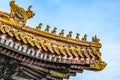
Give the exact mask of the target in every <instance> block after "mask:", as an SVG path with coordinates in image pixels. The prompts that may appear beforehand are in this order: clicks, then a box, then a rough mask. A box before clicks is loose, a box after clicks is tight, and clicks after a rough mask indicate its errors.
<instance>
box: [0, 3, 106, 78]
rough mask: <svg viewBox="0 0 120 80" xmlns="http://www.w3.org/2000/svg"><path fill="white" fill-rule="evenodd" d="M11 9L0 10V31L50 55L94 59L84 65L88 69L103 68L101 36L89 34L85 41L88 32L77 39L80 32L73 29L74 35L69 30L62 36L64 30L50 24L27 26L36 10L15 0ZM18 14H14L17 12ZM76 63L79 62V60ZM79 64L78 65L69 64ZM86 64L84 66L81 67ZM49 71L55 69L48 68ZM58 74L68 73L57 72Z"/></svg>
mask: <svg viewBox="0 0 120 80" xmlns="http://www.w3.org/2000/svg"><path fill="white" fill-rule="evenodd" d="M10 7H11V13H6V12H3V11H0V32H1V33H2V34H8V35H9V36H10V37H12V38H15V39H17V40H18V41H19V42H23V43H24V44H29V45H30V46H32V47H36V48H37V49H42V50H44V51H45V52H49V54H51V55H57V56H62V57H67V58H68V59H69V58H72V59H76V60H77V59H86V61H87V60H95V63H94V64H92V63H91V65H90V67H89V68H88V67H86V69H90V70H96V71H98V70H102V69H103V68H104V67H105V66H106V63H104V62H102V59H101V52H100V48H101V47H102V45H101V43H100V42H99V41H100V39H98V38H97V36H96V35H95V36H94V37H92V41H87V34H85V35H84V36H83V37H82V39H80V34H79V33H76V37H75V39H73V38H72V33H73V32H72V31H69V33H68V35H66V36H65V34H64V30H61V32H60V33H59V34H56V33H57V28H56V27H55V28H54V29H53V30H52V31H50V26H49V25H46V28H45V30H41V29H42V25H43V24H42V23H40V24H39V25H38V26H37V27H36V28H32V27H30V26H26V21H27V20H28V19H29V18H31V17H33V16H34V15H35V14H34V13H33V11H31V10H30V8H31V6H29V7H28V10H27V11H26V10H24V9H23V8H21V7H19V6H18V5H16V4H15V2H14V1H11V2H10ZM16 15H17V16H16ZM78 63H79V62H78ZM72 67H77V68H78V67H79V66H72ZM84 68H85V67H84ZM50 73H51V74H55V73H57V72H54V71H50ZM57 74H58V76H67V75H61V74H60V73H57Z"/></svg>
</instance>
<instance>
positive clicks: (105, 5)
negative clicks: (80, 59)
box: [0, 0, 120, 80]
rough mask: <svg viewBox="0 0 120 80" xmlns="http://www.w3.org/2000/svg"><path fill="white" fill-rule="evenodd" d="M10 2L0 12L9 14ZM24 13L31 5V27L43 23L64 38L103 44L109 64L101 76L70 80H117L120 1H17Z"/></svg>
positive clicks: (87, 73) (0, 2)
mask: <svg viewBox="0 0 120 80" xmlns="http://www.w3.org/2000/svg"><path fill="white" fill-rule="evenodd" d="M9 2H10V0H0V9H1V10H4V11H7V12H9V11H10V10H9V9H10V8H9ZM16 3H17V4H19V5H20V6H23V7H24V8H25V9H27V7H28V6H29V5H33V7H32V10H33V11H34V12H35V13H36V15H35V16H34V18H32V19H30V20H29V21H28V22H27V25H30V26H32V27H35V26H37V25H38V24H39V23H40V22H41V23H43V28H42V29H43V30H44V29H45V26H46V25H47V24H49V25H50V26H51V30H52V29H53V28H54V27H57V28H58V33H59V32H60V30H61V29H65V34H67V33H68V32H69V31H73V37H75V34H76V32H79V33H80V35H81V37H82V36H83V35H84V34H88V40H89V41H91V37H92V36H94V35H97V36H98V37H99V38H100V40H101V43H102V49H101V52H102V59H103V60H104V61H105V62H107V63H108V65H107V67H106V68H105V69H104V70H102V71H100V72H92V71H84V72H83V73H82V74H80V73H78V74H77V75H76V77H70V79H69V80H120V76H119V75H120V51H119V50H120V0H16Z"/></svg>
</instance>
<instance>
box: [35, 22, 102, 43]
mask: <svg viewBox="0 0 120 80" xmlns="http://www.w3.org/2000/svg"><path fill="white" fill-rule="evenodd" d="M41 28H42V23H40V24H39V25H38V26H37V27H36V29H38V30H41ZM49 29H50V26H49V25H46V28H45V30H44V31H46V32H49ZM56 31H57V28H56V27H54V29H53V30H52V31H51V33H53V34H56ZM59 35H60V36H64V30H63V29H62V30H61V32H60V33H59ZM66 37H67V38H72V31H69V33H68V35H67V36H66ZM75 39H76V40H80V34H79V33H76V37H75ZM82 41H87V35H86V34H85V35H84V37H83V38H82ZM99 41H100V39H98V38H97V36H96V35H95V36H94V37H92V42H97V43H99Z"/></svg>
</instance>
